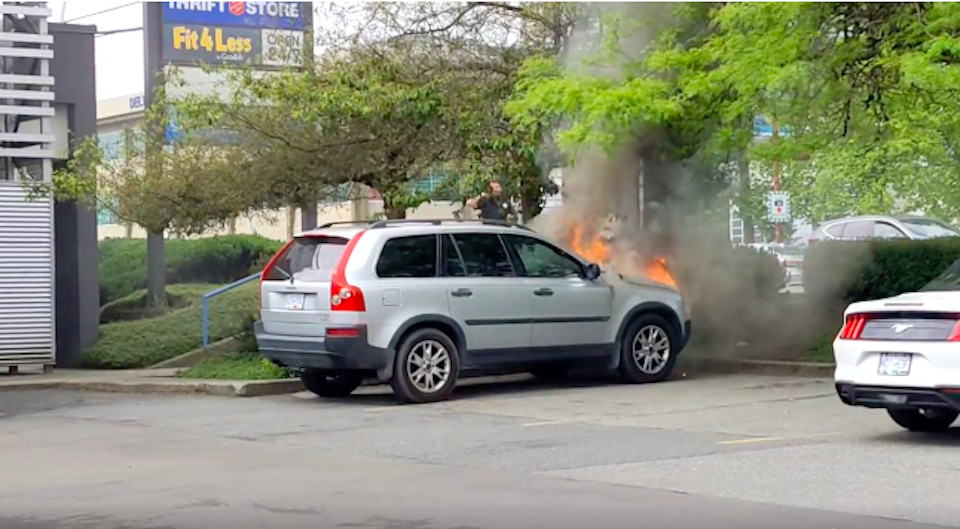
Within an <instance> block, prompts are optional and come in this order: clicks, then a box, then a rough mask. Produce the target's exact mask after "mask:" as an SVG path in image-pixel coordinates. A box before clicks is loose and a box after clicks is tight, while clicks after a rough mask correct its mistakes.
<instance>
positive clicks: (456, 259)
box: [440, 235, 467, 277]
mask: <svg viewBox="0 0 960 529" xmlns="http://www.w3.org/2000/svg"><path fill="white" fill-rule="evenodd" d="M440 237H441V238H442V239H443V250H442V251H443V254H442V255H443V261H442V263H441V275H443V276H444V277H467V269H466V267H464V266H463V258H462V257H460V250H458V249H457V243H456V242H454V240H453V237H452V236H450V235H441V236H440Z"/></svg>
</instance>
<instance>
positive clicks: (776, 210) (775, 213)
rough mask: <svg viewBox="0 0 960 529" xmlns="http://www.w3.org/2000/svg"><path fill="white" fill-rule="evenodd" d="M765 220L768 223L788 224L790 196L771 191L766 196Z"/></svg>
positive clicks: (782, 192) (781, 192) (785, 193)
mask: <svg viewBox="0 0 960 529" xmlns="http://www.w3.org/2000/svg"><path fill="white" fill-rule="evenodd" d="M767 220H769V221H770V222H777V223H785V222H790V194H789V193H787V192H784V191H771V192H770V193H768V194H767Z"/></svg>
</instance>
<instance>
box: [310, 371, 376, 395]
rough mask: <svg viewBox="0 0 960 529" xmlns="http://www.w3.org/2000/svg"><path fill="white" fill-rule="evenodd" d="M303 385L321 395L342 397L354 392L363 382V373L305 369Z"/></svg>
mask: <svg viewBox="0 0 960 529" xmlns="http://www.w3.org/2000/svg"><path fill="white" fill-rule="evenodd" d="M300 381H301V382H303V387H305V388H307V390H309V391H311V392H313V393H314V394H316V395H317V396H319V397H325V398H340V397H346V396H348V395H350V394H351V393H353V392H354V390H356V389H357V388H359V387H360V384H362V383H363V375H362V374H360V373H355V372H352V371H317V370H310V371H304V372H303V373H301V374H300Z"/></svg>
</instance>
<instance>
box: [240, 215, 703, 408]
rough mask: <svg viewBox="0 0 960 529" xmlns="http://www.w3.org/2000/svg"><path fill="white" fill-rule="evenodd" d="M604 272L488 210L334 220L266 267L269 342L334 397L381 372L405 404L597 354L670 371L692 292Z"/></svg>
mask: <svg viewBox="0 0 960 529" xmlns="http://www.w3.org/2000/svg"><path fill="white" fill-rule="evenodd" d="M608 276H610V274H601V271H600V268H599V266H597V265H596V264H591V263H588V262H585V261H583V260H582V259H581V258H579V257H577V256H576V255H575V254H573V253H572V252H569V251H566V250H563V249H561V248H560V247H559V246H558V245H556V244H554V243H552V242H550V241H549V240H547V239H545V238H544V237H543V236H541V235H539V234H537V233H535V232H534V231H532V230H530V229H529V228H526V227H523V226H518V225H510V224H506V223H502V222H494V221H480V220H454V219H449V220H448V219H444V220H397V221H378V222H342V223H331V224H325V225H323V226H320V227H319V228H317V229H315V230H312V231H308V232H305V233H302V234H300V235H297V236H296V237H294V239H293V240H291V241H290V242H288V243H287V244H286V246H284V248H283V249H282V250H280V252H279V253H277V255H276V256H274V257H273V259H272V260H271V261H270V262H269V263H268V264H267V266H266V267H265V268H264V271H263V274H262V275H261V283H260V296H261V298H260V321H258V322H257V323H256V324H255V326H254V331H255V334H256V339H257V343H258V345H259V347H260V351H261V354H263V355H264V356H265V357H266V358H268V359H270V360H272V361H273V362H275V363H277V364H279V365H282V366H285V367H287V368H290V369H292V370H293V371H294V372H296V373H299V375H300V377H301V379H302V380H303V384H304V386H305V387H306V388H307V389H308V390H310V391H312V392H314V393H316V394H317V395H320V396H322V397H344V396H347V395H349V394H350V393H351V392H353V391H354V390H355V389H356V388H357V387H359V386H360V384H361V382H363V380H364V379H366V378H368V377H376V378H378V379H379V380H380V381H383V382H389V383H390V385H391V386H392V387H393V390H394V393H395V394H396V395H397V397H398V398H399V399H400V400H401V401H403V402H405V403H422V402H433V401H439V400H444V399H446V398H448V397H449V396H450V394H451V393H452V392H453V389H454V386H455V385H456V382H457V379H458V378H461V377H466V376H479V375H486V374H491V373H505V372H525V371H529V372H532V373H534V374H536V375H539V376H561V375H563V374H564V373H565V372H566V371H568V370H569V369H571V368H572V367H574V366H579V365H583V364H590V363H596V364H599V365H602V366H606V367H609V368H611V369H616V370H617V371H618V372H619V373H620V375H621V376H622V377H623V378H624V379H626V380H627V381H630V382H634V383H642V382H656V381H661V380H664V379H666V378H667V377H668V376H669V374H670V371H671V370H672V369H673V366H674V363H675V362H676V359H677V355H678V354H679V353H680V351H681V350H682V349H683V347H684V346H685V345H686V343H687V341H688V339H689V336H690V321H689V320H688V319H687V315H686V312H685V310H684V307H683V302H682V300H681V297H680V294H679V293H678V292H677V291H676V290H674V289H673V288H670V287H667V286H660V285H658V284H656V283H652V282H651V283H649V284H648V283H647V282H644V281H631V280H626V279H624V278H622V277H620V276H617V277H608Z"/></svg>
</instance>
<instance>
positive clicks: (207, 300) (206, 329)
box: [200, 272, 260, 349]
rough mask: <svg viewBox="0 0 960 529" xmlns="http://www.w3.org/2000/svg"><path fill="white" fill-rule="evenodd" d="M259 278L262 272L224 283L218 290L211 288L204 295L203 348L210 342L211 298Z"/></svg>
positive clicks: (202, 314) (201, 304)
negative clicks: (227, 283)
mask: <svg viewBox="0 0 960 529" xmlns="http://www.w3.org/2000/svg"><path fill="white" fill-rule="evenodd" d="M259 278H260V272H257V273H255V274H250V275H248V276H247V277H245V278H243V279H238V280H236V281H234V282H233V283H230V284H229V285H223V286H222V287H220V288H218V289H216V290H211V291H210V292H207V293H206V294H204V295H203V298H202V299H201V302H200V306H201V309H200V312H201V316H200V318H201V319H202V321H203V348H204V349H206V348H207V346H208V345H209V344H210V314H209V305H210V299H211V298H215V297H217V296H219V295H220V294H223V293H225V292H230V291H231V290H233V289H235V288H237V287H239V286H241V285H245V284H247V283H249V282H251V281H253V280H254V279H259Z"/></svg>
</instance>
